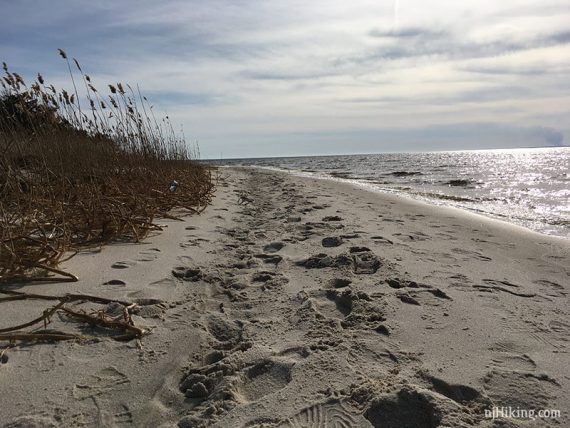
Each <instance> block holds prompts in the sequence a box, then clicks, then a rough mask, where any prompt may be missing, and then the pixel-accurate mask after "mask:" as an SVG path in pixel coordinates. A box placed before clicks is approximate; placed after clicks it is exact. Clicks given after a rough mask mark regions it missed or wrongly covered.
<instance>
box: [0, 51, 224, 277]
mask: <svg viewBox="0 0 570 428" xmlns="http://www.w3.org/2000/svg"><path fill="white" fill-rule="evenodd" d="M59 54H60V56H61V57H62V59H63V60H64V62H65V64H66V66H67V68H68V72H69V77H70V87H71V88H72V89H68V90H66V89H57V88H55V87H54V86H53V85H50V84H48V83H47V82H46V81H45V80H44V78H43V76H42V75H41V74H38V75H37V77H36V79H35V80H34V81H33V83H31V84H29V85H28V84H27V83H26V82H25V81H24V79H23V78H22V77H21V76H20V75H19V74H18V73H16V72H12V71H11V70H10V69H9V68H8V66H7V65H6V64H5V63H4V64H3V69H4V76H3V77H2V78H1V79H0V282H4V283H5V282H9V281H14V280H33V279H42V280H46V279H50V278H51V279H54V278H53V275H52V274H57V276H58V277H59V278H57V280H61V279H62V278H63V279H67V280H70V281H73V280H76V278H75V276H74V275H73V274H72V273H68V272H64V271H62V270H60V269H59V268H58V266H59V265H60V263H61V262H62V261H63V260H64V258H65V257H68V256H69V255H73V254H74V252H77V251H79V250H81V249H82V248H85V247H89V246H94V245H102V244H105V243H109V242H112V241H117V240H123V241H124V240H126V241H139V240H140V239H142V238H143V237H145V236H146V235H147V234H148V233H149V232H150V231H152V230H157V229H160V227H159V226H158V225H157V224H156V223H155V219H156V218H157V217H161V216H162V217H164V216H171V215H170V214H169V212H171V210H172V209H174V208H184V209H186V210H188V211H190V212H199V211H201V210H202V209H203V208H204V207H205V206H206V205H207V204H208V203H209V201H210V199H211V196H212V193H213V191H214V187H215V185H214V180H213V179H212V171H211V169H209V168H207V167H205V166H204V165H201V164H200V163H198V162H197V158H198V157H199V154H198V152H197V149H193V150H191V149H189V148H188V146H187V145H186V142H185V141H184V138H183V137H180V136H178V135H177V133H176V132H175V131H174V130H173V127H172V125H171V123H170V120H169V118H168V116H166V117H162V118H157V117H156V116H155V115H154V113H153V107H152V106H151V105H150V103H149V102H148V100H147V99H146V98H145V97H144V96H143V95H142V94H141V93H140V91H139V89H138V87H136V88H133V87H131V86H130V85H125V84H122V83H113V84H110V85H108V86H107V87H106V90H105V91H104V92H103V91H99V89H97V88H96V87H95V85H94V83H93V82H92V79H91V77H90V76H89V75H88V74H86V73H85V72H84V71H83V70H82V68H81V65H80V64H79V62H78V61H77V60H76V59H71V60H70V59H69V58H68V56H67V54H66V53H65V52H64V51H63V50H60V51H59ZM174 181H176V183H175V184H174V185H173V186H171V184H173V183H174Z"/></svg>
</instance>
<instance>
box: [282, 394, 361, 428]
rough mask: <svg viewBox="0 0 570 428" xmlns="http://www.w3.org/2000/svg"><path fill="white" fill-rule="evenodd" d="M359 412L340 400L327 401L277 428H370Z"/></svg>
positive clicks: (303, 411) (301, 412)
mask: <svg viewBox="0 0 570 428" xmlns="http://www.w3.org/2000/svg"><path fill="white" fill-rule="evenodd" d="M371 426H372V425H371V424H370V423H369V422H368V421H367V420H366V419H365V418H364V417H363V416H362V414H361V412H359V411H358V410H357V409H353V408H351V407H349V406H348V405H346V404H345V402H344V401H342V400H337V399H333V400H329V401H327V402H324V403H317V404H314V405H312V406H310V407H306V408H305V409H303V410H301V411H300V412H299V413H297V414H296V415H295V416H293V417H291V418H289V419H288V420H287V422H285V423H284V424H281V425H279V428H285V427H290V428H308V427H310V428H318V427H335V428H336V427H338V428H348V427H371Z"/></svg>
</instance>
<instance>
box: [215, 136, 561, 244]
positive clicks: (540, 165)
mask: <svg viewBox="0 0 570 428" xmlns="http://www.w3.org/2000/svg"><path fill="white" fill-rule="evenodd" d="M222 163H223V164H225V165H232V166H236V165H241V166H255V167H262V168H270V169H277V170H285V171H289V172H291V173H293V174H298V175H303V176H311V177H318V178H323V179H329V180H341V181H349V182H353V183H355V184H358V185H361V186H364V187H366V188H368V189H370V190H372V191H378V192H388V193H395V194H399V195H403V196H406V197H411V198H414V199H419V200H422V201H426V202H429V203H432V204H436V205H446V206H452V207H456V208H460V209H464V210H468V211H472V212H475V213H479V214H482V215H486V216H489V217H493V218H498V219H501V220H504V221H508V222H511V223H514V224H517V225H520V226H523V227H526V228H528V229H531V230H534V231H537V232H540V233H545V234H548V235H557V236H561V237H565V238H570V148H569V147H560V148H536V149H505V150H473V151H448V152H425V153H383V154H367V155H342V156H310V157H286V158H256V159H231V160H224V161H222Z"/></svg>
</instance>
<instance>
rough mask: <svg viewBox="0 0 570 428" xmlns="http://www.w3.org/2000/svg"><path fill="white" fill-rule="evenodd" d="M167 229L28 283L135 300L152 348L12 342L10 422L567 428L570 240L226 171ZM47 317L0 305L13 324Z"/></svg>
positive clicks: (274, 176) (2, 382)
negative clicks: (543, 414)
mask: <svg viewBox="0 0 570 428" xmlns="http://www.w3.org/2000/svg"><path fill="white" fill-rule="evenodd" d="M159 222H160V223H161V224H163V225H165V226H167V227H165V230H164V232H162V233H161V234H157V235H153V236H150V237H149V238H148V239H146V240H145V241H144V242H142V243H140V244H136V245H135V244H115V245H111V246H106V247H104V248H103V249H101V250H100V251H91V252H86V253H82V254H79V255H77V256H76V257H74V258H72V259H71V260H70V261H68V262H66V264H65V265H64V266H63V267H64V268H65V269H66V270H69V271H72V272H74V273H76V274H77V275H78V276H79V277H80V281H79V282H77V283H59V284H36V285H28V286H25V287H22V288H20V290H21V291H26V292H35V293H43V294H54V295H61V294H64V293H71V292H73V293H85V294H91V295H98V296H102V297H107V298H110V299H117V300H126V301H132V302H137V303H138V304H139V306H140V310H139V312H138V314H137V315H134V316H133V318H134V321H135V323H136V324H137V325H139V326H142V327H144V328H146V329H148V330H149V331H150V334H149V335H148V336H145V337H144V338H143V339H142V341H141V343H142V348H141V347H139V346H137V343H136V341H131V342H127V343H124V342H117V341H113V340H111V339H109V338H108V337H107V335H105V334H103V333H102V332H101V331H99V330H98V329H97V328H92V327H88V328H86V327H84V326H81V325H77V324H76V323H75V324H73V323H71V322H70V321H69V320H67V319H64V318H59V317H53V319H52V324H50V325H49V326H48V327H49V328H53V329H57V330H65V331H74V332H77V331H79V332H81V333H82V334H85V335H89V336H94V337H98V338H99V339H98V340H96V341H89V342H87V343H70V342H60V343H56V344H34V345H21V344H20V345H17V346H16V347H13V348H10V349H8V350H7V351H6V353H5V357H4V358H3V360H2V363H1V364H0V404H1V409H2V418H1V422H0V423H2V426H9V427H28V426H57V427H60V426H105V427H107V426H108V427H111V426H128V425H132V426H148V427H156V426H164V427H170V426H177V425H178V426H180V427H200V426H217V427H242V426H243V427H246V426H247V427H288V426H290V427H305V426H343V427H348V426H357V427H371V426H372V427H419V428H422V427H437V426H449V427H451V426H454V427H455V426H466V427H467V426H483V427H493V426H533V427H534V426H553V425H554V426H568V425H570V417H569V416H570V415H569V412H568V410H569V409H568V402H569V401H570V400H569V399H570V367H569V365H568V354H567V352H568V347H569V342H568V341H569V333H570V321H569V320H570V318H569V317H568V312H569V311H570V309H569V308H570V306H569V305H568V291H569V290H568V289H569V285H568V284H569V283H570V243H569V241H568V240H564V239H560V238H554V237H548V236H545V235H539V234H536V233H533V232H530V231H527V230H525V229H522V228H519V227H516V226H511V225H508V224H505V223H502V222H498V221H493V220H490V219H486V218H483V217H480V216H477V215H473V214H468V213H465V212H463V211H459V210H454V209H450V208H442V207H436V206H430V205H426V204H423V203H420V202H416V201H411V200H407V199H403V198H400V197H396V196H391V195H384V194H377V193H372V192H369V191H366V190H364V189H361V188H357V187H354V186H352V185H350V184H346V183H340V182H333V181H325V180H316V179H310V178H301V177H294V176H292V175H289V174H286V173H277V172H269V171H263V170H253V169H222V180H221V182H220V185H219V189H218V191H217V194H216V197H215V199H214V201H213V205H212V206H210V207H209V208H208V209H207V210H206V211H205V212H204V213H203V214H202V215H200V216H192V217H187V218H185V219H184V221H183V222H181V221H175V220H160V221H159ZM45 308H46V305H45V302H43V303H42V302H36V301H33V302H32V301H28V302H25V303H24V302H20V303H17V302H14V303H11V304H10V305H9V307H8V306H7V305H6V304H3V307H2V312H0V328H3V327H8V326H10V325H14V324H17V323H20V322H25V321H28V320H30V319H32V318H34V317H37V316H39V315H40V314H41V313H42V311H43V310H44V309H45ZM86 308H88V306H86ZM104 309H105V310H106V311H108V312H112V311H113V310H116V309H117V308H116V305H108V306H107V307H105V308H104ZM1 346H2V347H4V346H5V345H4V344H2V345H1ZM493 406H496V407H509V406H510V407H512V408H520V409H536V410H538V409H559V410H560V411H561V413H562V416H561V418H559V419H557V420H556V421H552V420H548V421H539V420H535V421H528V420H517V419H500V420H495V421H493V420H492V419H490V418H486V417H485V413H484V410H485V409H491V408H492V407H493ZM34 424H35V425H34Z"/></svg>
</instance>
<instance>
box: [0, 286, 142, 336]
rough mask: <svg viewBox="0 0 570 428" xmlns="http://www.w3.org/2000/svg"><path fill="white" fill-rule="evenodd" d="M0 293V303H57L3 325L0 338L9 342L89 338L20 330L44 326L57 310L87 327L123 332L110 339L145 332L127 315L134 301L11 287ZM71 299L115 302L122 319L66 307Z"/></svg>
mask: <svg viewBox="0 0 570 428" xmlns="http://www.w3.org/2000/svg"><path fill="white" fill-rule="evenodd" d="M0 294H6V295H7V296H6V297H0V303H6V302H14V301H21V300H45V301H55V302H57V303H56V304H55V305H54V306H52V307H51V308H48V309H46V310H44V312H43V314H42V315H41V316H39V317H37V318H35V319H33V320H31V321H28V322H26V323H23V324H19V325H16V326H13V327H6V328H2V329H0V341H2V340H5V341H10V342H14V341H17V340H20V341H36V342H41V341H61V340H86V339H90V338H91V339H92V338H93V337H87V336H83V335H76V334H69V333H60V332H57V333H53V332H44V333H42V332H38V331H34V332H23V331H21V330H23V329H25V328H28V327H31V326H34V325H36V324H40V323H43V324H44V328H46V327H47V325H48V324H49V323H50V322H51V317H52V316H53V315H54V314H56V313H61V314H63V315H65V316H66V317H67V318H70V319H73V320H74V321H79V322H83V323H87V324H89V325H91V326H97V327H102V328H105V329H110V330H119V331H123V332H125V334H123V335H111V338H112V339H114V340H121V341H125V340H132V339H140V338H141V337H143V336H144V335H146V334H148V331H147V330H144V329H142V328H140V327H137V326H135V324H134V322H133V320H132V317H131V314H132V313H133V312H134V311H135V310H136V308H137V304H136V303H132V302H124V301H120V300H113V299H107V298H104V297H98V296H91V295H86V294H65V295H63V296H50V295H44V294H30V293H22V292H19V291H13V290H2V289H0ZM72 302H92V303H97V304H101V305H105V304H109V303H118V304H120V305H122V306H123V317H122V319H117V318H111V317H109V316H108V314H106V313H105V312H104V311H103V310H99V311H93V312H92V313H87V312H85V311H77V310H73V309H70V308H68V307H67V306H66V304H69V303H72Z"/></svg>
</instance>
